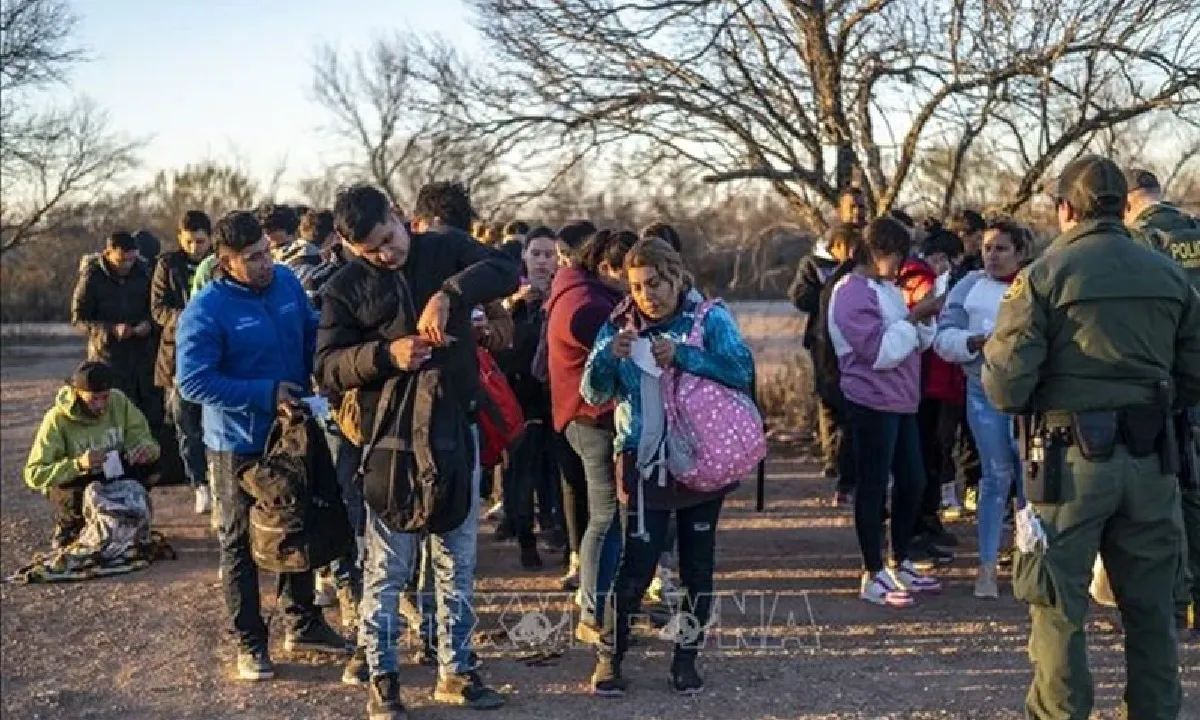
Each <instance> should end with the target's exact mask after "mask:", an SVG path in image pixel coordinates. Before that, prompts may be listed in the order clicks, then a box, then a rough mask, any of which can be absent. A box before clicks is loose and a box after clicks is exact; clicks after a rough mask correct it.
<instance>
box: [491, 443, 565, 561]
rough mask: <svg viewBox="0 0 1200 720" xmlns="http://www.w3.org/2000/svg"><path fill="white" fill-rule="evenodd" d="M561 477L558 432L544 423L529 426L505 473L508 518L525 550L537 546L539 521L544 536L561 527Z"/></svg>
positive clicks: (505, 514) (507, 520)
mask: <svg viewBox="0 0 1200 720" xmlns="http://www.w3.org/2000/svg"><path fill="white" fill-rule="evenodd" d="M557 477H558V462H557V461H556V459H555V454H554V432H553V431H552V430H551V429H550V428H549V427H547V426H546V425H544V424H542V423H536V422H535V423H530V424H528V425H526V426H525V435H524V436H523V437H522V438H521V442H520V443H519V444H518V445H517V447H516V448H515V449H514V450H513V453H512V458H511V462H510V463H509V467H508V470H507V471H506V472H505V473H504V518H505V521H506V522H508V523H511V528H512V531H513V533H514V534H515V535H516V536H517V540H518V541H520V543H521V546H522V547H532V546H533V544H534V542H535V536H534V532H533V527H534V520H535V518H536V519H537V524H538V526H539V527H541V529H542V531H543V532H546V531H547V530H549V529H551V528H553V527H556V526H557V525H558V520H557V511H556V507H557V505H558V492H556V490H557V488H555V487H554V486H556V485H558V483H557V482H555V479H556V478H557ZM535 496H536V501H535Z"/></svg>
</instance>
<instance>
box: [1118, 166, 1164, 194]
mask: <svg viewBox="0 0 1200 720" xmlns="http://www.w3.org/2000/svg"><path fill="white" fill-rule="evenodd" d="M1125 182H1127V183H1128V184H1129V191H1130V192H1133V191H1134V190H1149V191H1150V192H1162V183H1160V182H1159V181H1158V176H1157V175H1155V174H1154V173H1152V172H1150V171H1149V170H1146V169H1145V168H1129V169H1128V170H1126V171H1125Z"/></svg>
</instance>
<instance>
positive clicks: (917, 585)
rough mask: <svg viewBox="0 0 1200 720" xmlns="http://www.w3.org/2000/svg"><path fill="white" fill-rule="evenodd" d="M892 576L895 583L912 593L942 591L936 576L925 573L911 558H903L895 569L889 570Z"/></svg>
mask: <svg viewBox="0 0 1200 720" xmlns="http://www.w3.org/2000/svg"><path fill="white" fill-rule="evenodd" d="M891 573H892V578H894V579H895V581H896V584H898V585H899V586H900V587H902V588H904V589H905V590H907V591H908V592H910V593H912V594H914V595H915V594H917V593H935V594H936V593H940V592H941V591H942V583H941V581H940V580H938V579H937V578H935V577H933V576H931V575H925V574H923V573H922V572H921V571H920V570H917V568H916V567H915V566H914V565H913V564H912V561H911V560H905V561H904V562H902V563H900V564H899V565H898V566H896V569H895V570H892V571H891Z"/></svg>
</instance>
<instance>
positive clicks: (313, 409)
mask: <svg viewBox="0 0 1200 720" xmlns="http://www.w3.org/2000/svg"><path fill="white" fill-rule="evenodd" d="M301 400H302V402H303V403H304V404H305V405H307V406H308V411H309V412H310V413H312V416H313V417H314V418H316V419H318V420H324V419H326V418H328V417H329V400H327V399H326V398H324V397H322V396H321V395H311V396H309V397H306V398H301Z"/></svg>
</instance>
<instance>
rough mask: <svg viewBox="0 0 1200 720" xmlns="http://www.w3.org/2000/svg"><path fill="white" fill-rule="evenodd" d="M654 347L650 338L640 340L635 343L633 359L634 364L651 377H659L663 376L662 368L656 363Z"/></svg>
mask: <svg viewBox="0 0 1200 720" xmlns="http://www.w3.org/2000/svg"><path fill="white" fill-rule="evenodd" d="M653 347H654V346H653V345H652V344H651V343H650V340H649V339H648V338H638V339H637V340H634V341H633V353H632V355H631V357H632V358H633V362H634V363H635V364H636V365H637V366H638V367H640V368H641V369H642V371H643V372H645V373H646V374H647V375H649V376H650V377H658V376H660V375H662V368H660V367H659V366H658V363H656V362H654V351H653V349H652V348H653Z"/></svg>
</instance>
